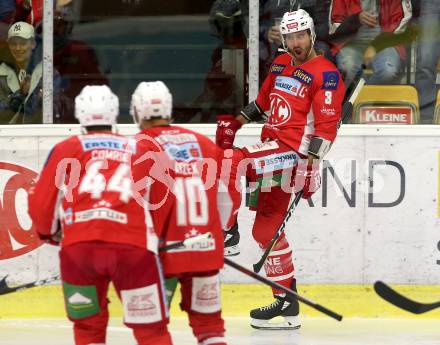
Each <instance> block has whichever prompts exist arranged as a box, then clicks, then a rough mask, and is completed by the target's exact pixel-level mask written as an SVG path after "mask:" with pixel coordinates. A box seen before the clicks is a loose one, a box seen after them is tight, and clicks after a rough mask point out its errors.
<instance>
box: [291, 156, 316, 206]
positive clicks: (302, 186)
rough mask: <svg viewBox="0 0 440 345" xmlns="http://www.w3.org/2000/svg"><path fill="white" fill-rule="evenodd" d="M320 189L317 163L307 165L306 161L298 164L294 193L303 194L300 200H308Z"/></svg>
mask: <svg viewBox="0 0 440 345" xmlns="http://www.w3.org/2000/svg"><path fill="white" fill-rule="evenodd" d="M319 187H321V175H320V174H319V162H318V161H316V163H314V164H307V159H305V160H301V161H299V163H298V166H297V168H296V173H295V188H294V190H295V193H298V192H300V191H302V192H303V194H302V198H303V199H308V198H310V197H311V196H312V195H313V194H314V193H315V192H316V191H317V190H318V189H319Z"/></svg>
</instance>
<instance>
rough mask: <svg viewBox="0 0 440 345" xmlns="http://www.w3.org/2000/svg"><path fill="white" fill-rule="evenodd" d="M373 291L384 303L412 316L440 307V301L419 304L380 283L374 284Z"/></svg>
mask: <svg viewBox="0 0 440 345" xmlns="http://www.w3.org/2000/svg"><path fill="white" fill-rule="evenodd" d="M374 290H375V291H376V293H377V294H378V295H379V296H380V297H382V298H383V299H384V300H385V301H387V302H389V303H391V304H394V305H395V306H396V307H399V308H401V309H404V310H406V311H409V312H411V313H413V314H423V313H426V312H428V311H430V310H433V309H435V308H438V307H440V301H439V302H434V303H419V302H416V301H413V300H410V299H409V298H407V297H405V296H403V295H401V294H400V293H398V292H397V291H396V290H393V289H392V288H391V287H389V286H388V285H387V284H385V283H384V282H381V281H377V282H375V283H374Z"/></svg>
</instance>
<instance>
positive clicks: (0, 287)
mask: <svg viewBox="0 0 440 345" xmlns="http://www.w3.org/2000/svg"><path fill="white" fill-rule="evenodd" d="M6 278H7V276H6V277H3V279H2V280H0V295H6V294H8V293H12V292H16V291H21V290H25V289H30V288H33V287H36V286H40V285H46V284H48V283H51V282H54V281H56V280H59V279H60V276H59V275H56V276H53V277H50V278H47V279H41V280H36V281H34V282H31V283H27V284H23V285H18V286H12V287H11V286H8V284H7V283H6Z"/></svg>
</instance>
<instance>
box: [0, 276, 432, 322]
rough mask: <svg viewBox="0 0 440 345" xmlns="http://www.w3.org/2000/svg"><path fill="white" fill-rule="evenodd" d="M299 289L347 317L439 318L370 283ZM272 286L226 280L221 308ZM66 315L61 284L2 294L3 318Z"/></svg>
mask: <svg viewBox="0 0 440 345" xmlns="http://www.w3.org/2000/svg"><path fill="white" fill-rule="evenodd" d="M393 287H394V288H396V289H398V291H400V292H402V293H403V294H405V295H406V296H410V297H411V298H413V299H414V300H417V301H421V302H433V301H435V300H438V299H439V297H440V294H439V288H438V286H408V285H406V286H402V285H396V286H393ZM299 293H300V294H301V295H302V296H304V297H306V298H307V299H310V300H312V301H314V302H316V303H318V304H321V305H323V306H325V307H327V308H329V309H331V310H333V311H335V312H338V313H339V314H341V315H343V316H344V317H346V318H352V317H361V318H379V317H380V318H422V319H423V318H427V319H438V318H439V317H440V309H437V310H434V311H432V312H429V313H425V314H421V315H414V314H411V313H408V312H405V311H403V310H400V309H398V308H396V307H394V306H391V305H390V304H388V303H387V302H385V301H383V300H382V299H381V298H380V297H378V296H377V295H376V293H375V292H374V291H373V290H372V287H371V286H369V285H305V286H300V287H299ZM110 300H111V303H110V305H109V309H110V314H111V316H112V317H121V316H122V308H121V304H120V302H119V300H118V298H117V296H116V293H115V292H114V290H113V289H111V290H110ZM179 301H180V293H179V291H177V293H176V295H175V296H174V300H173V302H172V304H171V315H172V316H184V315H185V314H184V313H183V312H182V311H181V310H180V307H179ZM272 302H273V299H272V298H271V296H270V292H269V289H268V288H267V287H265V286H262V285H260V284H223V286H222V308H223V309H222V310H223V315H224V316H225V317H231V316H234V317H235V316H241V317H246V316H248V315H249V311H250V310H251V309H254V308H256V307H261V306H263V305H266V304H269V303H272ZM301 314H302V315H303V316H306V317H325V315H323V314H321V313H320V312H318V311H316V310H315V309H312V308H310V307H308V306H305V305H304V304H301ZM57 317H60V318H61V317H65V311H64V305H63V296H62V290H61V288H60V286H57V285H55V286H41V287H37V288H33V289H28V290H24V291H20V292H15V293H11V294H8V295H3V296H0V319H11V318H57Z"/></svg>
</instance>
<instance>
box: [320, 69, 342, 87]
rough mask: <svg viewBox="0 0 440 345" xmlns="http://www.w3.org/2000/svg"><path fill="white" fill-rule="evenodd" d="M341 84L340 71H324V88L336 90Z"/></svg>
mask: <svg viewBox="0 0 440 345" xmlns="http://www.w3.org/2000/svg"><path fill="white" fill-rule="evenodd" d="M338 85H339V73H338V72H337V71H324V72H322V86H321V89H322V90H336V89H337V88H338Z"/></svg>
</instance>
